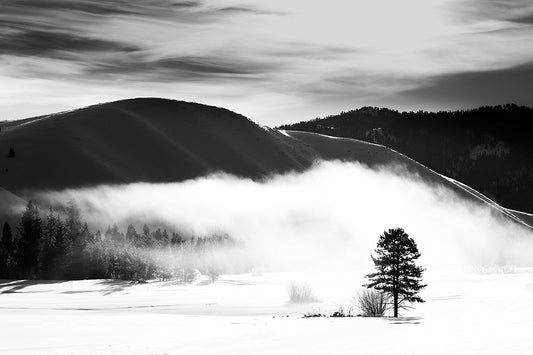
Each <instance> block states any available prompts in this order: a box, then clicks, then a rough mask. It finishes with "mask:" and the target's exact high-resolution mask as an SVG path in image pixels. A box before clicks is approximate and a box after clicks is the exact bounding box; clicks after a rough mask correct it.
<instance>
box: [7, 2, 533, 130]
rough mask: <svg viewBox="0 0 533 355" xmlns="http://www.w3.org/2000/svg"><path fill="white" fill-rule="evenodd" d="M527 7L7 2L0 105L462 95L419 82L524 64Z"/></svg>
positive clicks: (420, 100)
mask: <svg viewBox="0 0 533 355" xmlns="http://www.w3.org/2000/svg"><path fill="white" fill-rule="evenodd" d="M532 18H533V6H532V5H531V4H530V1H529V0H509V1H498V0H466V1H458V0H426V1H421V0H406V1H402V2H398V1H396V0H379V1H375V2H368V1H350V2H348V1H344V0H332V1H331V2H328V3H324V2H309V1H303V0H271V1H268V2H263V1H259V0H250V1H246V2H244V1H240V0H218V1H214V0H202V1H196V0H183V1H180V0H146V1H142V2H141V1H139V2H131V1H127V0H110V1H97V0H49V1H39V0H5V1H3V2H2V11H1V12H0V29H1V31H0V64H1V66H0V79H1V80H2V82H4V83H9V89H7V87H6V86H5V85H4V87H3V88H1V89H0V97H1V99H0V115H1V114H2V113H5V112H13V105H14V104H16V103H20V114H19V115H18V117H22V116H24V112H34V110H30V106H31V105H41V106H43V105H44V106H46V107H52V106H53V104H57V105H58V109H59V107H61V109H64V108H65V106H70V107H78V106H81V105H85V104H91V103H94V101H91V100H96V101H97V102H102V101H106V100H113V99H119V98H124V97H127V96H147V95H149V96H158V95H159V96H165V97H169V96H172V97H174V96H175V97H176V98H179V99H186V100H192V101H200V102H204V103H208V104H214V105H218V106H225V107H228V108H230V109H233V110H235V111H238V112H240V113H243V114H246V115H248V116H250V117H252V118H254V119H256V120H259V121H262V122H264V123H267V124H272V125H274V124H279V123H282V122H288V121H295V120H302V119H308V118H310V117H315V116H317V115H322V114H326V113H335V112H338V111H339V110H342V109H348V108H354V107H357V106H362V105H369V104H370V105H385V106H391V105H395V106H396V107H399V108H407V109H417V108H420V107H425V108H437V107H441V106H442V107H444V106H445V107H447V108H453V107H456V106H458V105H463V104H468V105H469V106H472V105H474V104H475V103H476V102H479V101H480V100H477V99H475V95H468V96H467V98H468V100H470V101H468V100H465V99H464V98H461V99H460V100H459V98H457V97H456V96H453V95H447V96H446V100H444V99H442V100H440V103H439V105H436V104H435V105H434V101H432V100H430V98H429V97H428V96H427V95H426V96H424V95H423V92H422V91H423V88H427V87H428V86H429V87H430V86H432V85H433V83H435V82H436V81H441V82H443V81H446V83H447V84H446V86H447V87H450V88H451V87H452V86H453V87H455V86H454V85H463V84H464V83H463V82H464V81H468V82H472V81H473V80H475V79H474V77H472V76H471V75H470V74H469V73H471V72H491V73H493V74H494V75H496V74H497V73H494V71H501V75H504V76H506V75H507V74H506V70H509V71H510V72H512V71H513V70H514V69H513V68H515V67H517V66H520V65H525V64H526V63H529V62H531V61H533V47H531V46H530V45H529V44H530V43H531V41H532V40H533V26H532V25H533V24H532V22H533V21H532ZM491 75H492V74H491ZM452 77H454V78H456V77H457V78H459V77H464V80H463V79H461V80H460V79H454V80H451V79H443V78H452ZM506 77H507V78H508V79H502V80H507V81H506V82H507V83H508V84H509V85H513V89H512V90H509V91H508V93H512V95H505V96H498V95H499V94H498V93H499V92H500V91H498V89H497V88H494V89H493V91H492V92H491V94H490V95H487V96H486V99H487V100H494V101H498V102H501V101H502V100H504V99H505V100H510V101H521V100H522V99H523V95H520V91H519V90H520V88H523V87H524V85H525V83H523V80H522V81H520V80H519V81H518V82H517V83H516V85H515V84H514V83H513V82H511V80H513V79H511V77H510V76H509V75H507V76H506ZM52 78H53V79H54V80H53V83H52V80H50V79H52ZM437 78H441V79H437ZM476 78H477V77H476ZM35 81H38V83H37V84H36V82H35ZM492 82H494V83H497V80H492V81H491V83H492ZM73 87H76V88H77V89H75V90H72V88H73ZM458 88H459V89H460V87H458ZM37 89H38V90H41V92H42V94H41V95H35V93H36V90H37ZM418 89H420V90H418ZM147 90H149V91H147ZM450 90H451V89H450ZM406 92H409V93H410V95H406ZM21 93H22V95H21ZM24 93H26V94H24ZM54 93H55V96H54ZM96 93H98V94H96ZM174 93H179V94H174ZM29 95H32V100H31V102H30V101H28V100H27V99H25V97H28V96H29ZM417 95H418V96H417ZM35 96H37V98H35ZM466 101H468V102H466ZM522 101H523V100H522ZM525 103H528V102H525ZM50 105H52V106H50ZM8 106H9V107H10V109H9V110H7V109H5V110H4V108H6V107H8ZM44 106H43V107H44ZM43 113H44V112H43Z"/></svg>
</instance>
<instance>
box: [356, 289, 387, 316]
mask: <svg viewBox="0 0 533 355" xmlns="http://www.w3.org/2000/svg"><path fill="white" fill-rule="evenodd" d="M357 301H358V305H359V308H360V309H361V311H362V312H363V316H365V317H383V315H384V314H385V312H386V311H387V309H388V307H389V304H390V302H389V301H390V299H389V296H388V295H387V294H385V293H384V292H381V291H378V290H376V289H373V288H371V289H365V290H362V291H361V292H360V293H359V295H358V297H357Z"/></svg>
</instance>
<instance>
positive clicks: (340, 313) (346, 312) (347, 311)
mask: <svg viewBox="0 0 533 355" xmlns="http://www.w3.org/2000/svg"><path fill="white" fill-rule="evenodd" d="M331 317H332V318H344V317H353V307H344V306H339V308H338V309H337V310H336V311H335V312H333V313H332V314H331Z"/></svg>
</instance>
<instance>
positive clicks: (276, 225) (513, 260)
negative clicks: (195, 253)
mask: <svg viewBox="0 0 533 355" xmlns="http://www.w3.org/2000/svg"><path fill="white" fill-rule="evenodd" d="M38 200H39V201H40V202H41V203H42V204H45V205H46V204H49V205H54V206H58V205H64V204H66V203H68V201H70V200H74V201H75V202H76V203H77V204H78V205H79V207H80V208H81V210H82V213H83V215H84V217H85V219H86V220H87V221H88V222H89V224H90V226H91V227H92V228H94V229H100V230H105V228H107V226H108V225H111V224H113V223H117V224H119V225H122V226H124V225H126V224H128V223H130V222H132V223H133V224H134V225H136V227H141V226H142V224H144V223H148V224H161V225H165V226H167V227H168V228H170V229H172V228H174V229H175V230H181V231H186V232H189V233H196V234H205V233H211V232H214V231H223V232H226V233H228V234H230V235H231V236H232V237H233V238H236V239H238V240H242V241H243V243H244V245H245V246H246V249H247V251H248V253H249V254H250V256H251V257H252V258H253V259H254V260H256V262H257V264H258V265H260V266H263V267H266V268H270V269H294V268H313V267H317V268H321V269H324V268H332V269H339V270H340V269H344V268H350V269H353V268H356V269H363V268H364V269H367V268H369V267H371V265H372V263H371V259H370V254H372V253H373V251H374V248H375V245H376V242H377V240H378V236H379V235H380V234H381V233H382V232H383V230H385V229H388V228H394V227H403V228H404V229H405V230H406V232H407V233H408V234H409V235H410V236H411V237H413V238H414V239H415V241H416V242H417V243H418V246H419V250H420V252H421V253H422V257H421V258H420V263H421V264H422V265H423V266H425V267H427V268H428V271H446V270H451V269H460V268H465V267H466V268H471V267H479V266H494V265H508V264H509V265H516V266H533V260H532V259H533V257H532V255H533V233H532V232H531V230H527V229H526V228H524V227H521V226H519V225H517V224H515V223H512V222H510V221H509V220H506V219H504V218H502V217H499V216H497V215H495V214H493V213H492V211H491V210H490V209H489V207H486V206H482V205H478V204H475V203H473V202H470V201H465V200H463V199H460V198H459V197H457V196H456V195H455V194H454V193H453V192H451V191H450V190H447V189H445V188H443V187H442V186H429V185H427V184H425V183H424V182H422V181H421V180H419V179H417V177H416V176H411V175H408V174H406V173H405V172H404V171H402V169H388V168H382V169H378V170H375V169H369V168H368V167H366V166H363V165H360V164H356V163H341V162H322V163H319V164H317V165H316V166H314V167H313V168H312V169H310V170H308V171H306V172H304V173H291V174H285V175H278V176H274V177H272V178H269V179H267V180H265V181H261V182H257V181H252V180H249V179H240V178H237V177H234V176H230V175H226V174H214V175H210V176H206V177H203V178H199V179H196V180H190V181H186V182H181V183H166V184H150V183H135V184H128V185H120V186H97V187H94V188H83V189H72V190H65V191H56V192H45V193H41V194H40V195H39V196H38Z"/></svg>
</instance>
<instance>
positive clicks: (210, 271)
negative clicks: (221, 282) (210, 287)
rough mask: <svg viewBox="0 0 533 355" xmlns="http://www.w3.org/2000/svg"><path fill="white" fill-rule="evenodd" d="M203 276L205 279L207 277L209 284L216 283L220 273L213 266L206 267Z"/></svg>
mask: <svg viewBox="0 0 533 355" xmlns="http://www.w3.org/2000/svg"><path fill="white" fill-rule="evenodd" d="M205 274H206V275H207V277H209V281H211V283H213V282H216V281H217V280H218V278H219V277H220V271H219V270H218V268H217V267H216V266H213V265H209V266H208V267H207V269H206V271H205Z"/></svg>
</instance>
